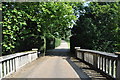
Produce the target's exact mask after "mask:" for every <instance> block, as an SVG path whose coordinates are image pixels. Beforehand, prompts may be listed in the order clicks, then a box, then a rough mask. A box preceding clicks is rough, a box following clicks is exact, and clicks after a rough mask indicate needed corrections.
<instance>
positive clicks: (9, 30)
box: [2, 2, 76, 53]
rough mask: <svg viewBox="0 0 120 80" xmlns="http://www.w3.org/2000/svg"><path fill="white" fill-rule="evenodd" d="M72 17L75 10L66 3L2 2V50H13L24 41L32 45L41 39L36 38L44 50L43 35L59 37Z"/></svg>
mask: <svg viewBox="0 0 120 80" xmlns="http://www.w3.org/2000/svg"><path fill="white" fill-rule="evenodd" d="M31 5H32V6H31ZM74 20H76V17H75V16H74V11H73V9H72V6H71V5H69V4H68V3H63V2H49V3H48V2H32V3H30V2H29V3H22V2H20V3H19V2H18V3H3V39H4V40H3V43H2V44H3V52H10V53H14V52H13V51H16V50H18V49H17V48H20V46H23V45H25V43H26V42H27V43H28V45H31V44H33V46H35V44H34V43H36V44H37V43H39V42H40V41H37V40H43V41H41V43H42V44H43V46H44V52H45V48H46V37H48V36H51V37H58V38H61V37H62V36H63V35H64V33H66V31H68V30H69V27H70V26H71V25H73V21H74ZM28 39H29V40H28ZM31 39H33V40H31ZM35 41H36V42H35ZM29 42H30V43H29ZM28 45H27V46H28ZM33 46H31V47H33ZM29 47H30V46H29ZM29 47H28V49H29ZM40 47H41V46H40Z"/></svg>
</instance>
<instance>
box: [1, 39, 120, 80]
mask: <svg viewBox="0 0 120 80" xmlns="http://www.w3.org/2000/svg"><path fill="white" fill-rule="evenodd" d="M74 54H75V56H74V55H72V54H70V51H69V47H68V44H67V43H66V42H65V41H62V43H61V45H60V46H59V47H57V48H55V49H53V50H48V51H47V53H46V55H45V56H40V55H39V57H38V52H37V49H32V51H27V52H21V53H16V54H12V55H7V56H2V57H0V78H1V79H3V80H6V79H13V78H15V79H16V78H19V79H23V78H29V79H31V78H37V79H41V78H54V79H56V78H61V79H67V78H68V79H72V80H108V79H110V80H112V79H117V80H120V69H119V67H120V55H119V53H116V54H114V53H106V52H100V51H93V50H86V49H80V48H79V47H76V48H75V53H74Z"/></svg>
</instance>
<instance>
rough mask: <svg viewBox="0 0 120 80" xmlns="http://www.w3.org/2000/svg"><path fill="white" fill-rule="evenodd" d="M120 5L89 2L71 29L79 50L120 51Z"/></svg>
mask: <svg viewBox="0 0 120 80" xmlns="http://www.w3.org/2000/svg"><path fill="white" fill-rule="evenodd" d="M119 10H120V3H117V2H114V3H99V2H98V3H97V2H91V3H90V4H89V6H87V7H84V9H83V10H82V11H81V13H80V14H81V15H80V17H79V20H78V21H77V22H76V25H75V26H74V28H73V29H72V33H73V34H74V35H78V39H80V45H79V46H81V48H87V49H94V50H101V51H106V52H116V51H120V45H116V44H120V23H119V22H120V11H119Z"/></svg>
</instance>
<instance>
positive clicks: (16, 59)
mask: <svg viewBox="0 0 120 80" xmlns="http://www.w3.org/2000/svg"><path fill="white" fill-rule="evenodd" d="M18 67H19V60H18V57H16V58H15V68H16V69H15V71H17V70H18Z"/></svg>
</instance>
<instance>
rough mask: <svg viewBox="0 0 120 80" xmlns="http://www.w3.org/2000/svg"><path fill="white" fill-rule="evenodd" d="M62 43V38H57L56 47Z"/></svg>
mask: <svg viewBox="0 0 120 80" xmlns="http://www.w3.org/2000/svg"><path fill="white" fill-rule="evenodd" d="M60 43H61V39H58V38H55V47H58V46H59V45H60Z"/></svg>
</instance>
